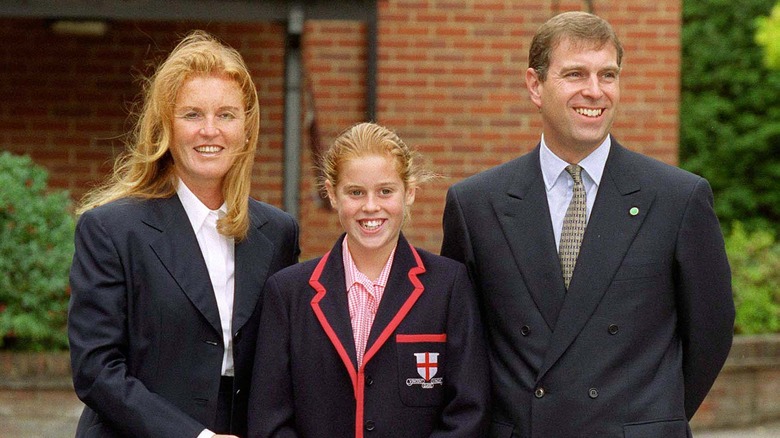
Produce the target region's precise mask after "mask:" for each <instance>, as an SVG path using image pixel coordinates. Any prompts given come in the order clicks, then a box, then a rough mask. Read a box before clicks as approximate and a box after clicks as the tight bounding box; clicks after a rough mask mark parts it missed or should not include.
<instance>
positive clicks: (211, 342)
mask: <svg viewBox="0 0 780 438" xmlns="http://www.w3.org/2000/svg"><path fill="white" fill-rule="evenodd" d="M203 342H205V343H207V344H209V345H214V346H218V345H219V342H217V341H212V340H209V339H204V340H203Z"/></svg>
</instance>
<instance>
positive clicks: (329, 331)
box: [309, 235, 357, 387]
mask: <svg viewBox="0 0 780 438" xmlns="http://www.w3.org/2000/svg"><path fill="white" fill-rule="evenodd" d="M343 240H344V236H343V235H342V236H341V238H340V239H338V241H337V242H336V244H335V245H334V246H333V249H331V250H330V252H328V253H327V254H325V255H324V256H322V259H320V262H319V263H318V264H317V267H316V268H315V270H314V273H313V274H312V276H311V278H310V279H309V284H310V285H311V287H312V288H313V289H314V291H315V295H314V297H313V298H312V301H311V306H312V310H314V314H315V315H316V317H317V319H318V320H319V322H320V325H321V326H322V329H323V330H324V331H325V334H326V335H327V336H328V338H329V339H330V341H331V344H333V347H334V348H335V349H336V351H337V352H338V353H339V356H340V357H341V360H342V362H344V366H345V367H346V368H347V371H349V373H350V376H351V377H352V379H353V382H352V383H353V386H354V387H356V386H355V384H356V382H355V378H356V373H357V355H356V354H355V338H354V335H353V334H352V322H351V321H350V318H349V303H348V301H347V288H346V278H345V275H344V264H343V262H342V251H341V242H342V241H343Z"/></svg>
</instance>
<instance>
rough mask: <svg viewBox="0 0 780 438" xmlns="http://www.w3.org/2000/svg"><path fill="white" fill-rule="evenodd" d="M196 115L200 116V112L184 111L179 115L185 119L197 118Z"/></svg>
mask: <svg viewBox="0 0 780 438" xmlns="http://www.w3.org/2000/svg"><path fill="white" fill-rule="evenodd" d="M198 116H200V114H198V113H196V112H188V113H184V114H182V116H181V117H182V118H183V119H187V120H193V119H197V118H198Z"/></svg>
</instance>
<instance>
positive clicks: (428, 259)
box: [249, 123, 489, 438]
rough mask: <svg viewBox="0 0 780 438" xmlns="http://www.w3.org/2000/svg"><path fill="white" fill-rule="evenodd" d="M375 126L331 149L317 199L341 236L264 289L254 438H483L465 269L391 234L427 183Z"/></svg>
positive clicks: (483, 384) (481, 350)
mask: <svg viewBox="0 0 780 438" xmlns="http://www.w3.org/2000/svg"><path fill="white" fill-rule="evenodd" d="M415 158H416V157H415V154H414V153H413V152H412V151H410V149H409V148H408V147H407V146H406V145H405V144H404V142H403V141H401V139H400V138H398V137H397V136H396V135H395V134H393V133H392V132H391V131H389V130H387V129H386V128H384V127H381V126H378V125H376V124H372V123H363V124H359V125H356V126H354V127H352V128H351V129H349V130H347V131H346V132H345V133H343V134H342V135H341V136H340V137H339V138H337V139H336V141H335V143H334V144H333V146H332V147H331V148H330V149H329V150H328V151H327V153H326V154H325V156H324V159H323V164H322V173H323V175H324V182H323V186H324V188H325V191H326V192H327V196H328V198H329V199H330V203H331V205H332V206H333V208H334V209H335V210H336V211H337V212H338V216H339V221H340V222H341V225H342V227H343V228H344V231H345V234H344V235H342V236H341V238H339V239H338V241H337V242H336V244H335V245H334V246H333V249H332V250H331V251H330V252H328V253H327V254H325V255H324V256H323V257H321V258H319V259H316V260H311V261H308V262H305V263H302V264H299V265H296V266H293V267H290V268H287V269H285V270H283V271H281V272H279V273H277V274H275V275H274V276H273V277H271V278H270V279H269V280H268V283H267V285H266V289H265V292H264V308H263V315H262V317H261V323H260V330H259V331H258V333H259V338H258V341H257V342H258V344H257V356H256V359H255V369H254V375H253V380H252V390H251V394H250V401H249V436H251V437H310V438H314V437H328V438H342V437H362V436H363V434H364V431H365V432H370V436H372V437H404V438H416V437H429V436H436V437H481V436H483V435H484V432H485V430H484V425H485V413H486V405H487V399H488V391H489V390H488V388H489V382H488V375H487V373H488V370H487V363H486V360H487V358H486V352H485V347H484V341H483V338H482V331H481V326H480V322H479V318H478V309H477V307H476V304H475V298H474V295H473V290H472V288H471V284H470V283H469V280H468V276H467V274H466V269H465V267H464V266H463V265H461V264H459V263H456V262H453V261H452V260H449V259H445V258H443V257H439V256H436V255H433V254H431V253H428V252H426V251H423V250H420V249H416V248H414V247H412V246H411V245H410V244H409V243H408V242H407V241H406V239H405V238H404V236H403V234H402V233H401V227H402V225H403V224H404V222H405V221H406V220H407V219H408V216H409V208H410V207H411V206H412V203H413V202H414V198H415V192H416V190H417V188H418V186H419V185H420V184H421V183H422V182H424V181H425V180H426V179H428V178H429V177H430V174H429V173H427V172H425V171H424V170H422V169H421V168H420V166H419V165H418V164H417V162H416V161H415Z"/></svg>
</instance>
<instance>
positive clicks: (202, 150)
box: [195, 145, 224, 154]
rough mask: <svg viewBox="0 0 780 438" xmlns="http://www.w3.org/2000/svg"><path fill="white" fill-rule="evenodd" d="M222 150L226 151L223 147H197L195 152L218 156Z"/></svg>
mask: <svg viewBox="0 0 780 438" xmlns="http://www.w3.org/2000/svg"><path fill="white" fill-rule="evenodd" d="M222 149H224V148H223V147H222V146H216V145H205V146H198V147H196V148H195V151H197V152H200V153H201V154H216V153H217V152H220V151H221V150H222Z"/></svg>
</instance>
